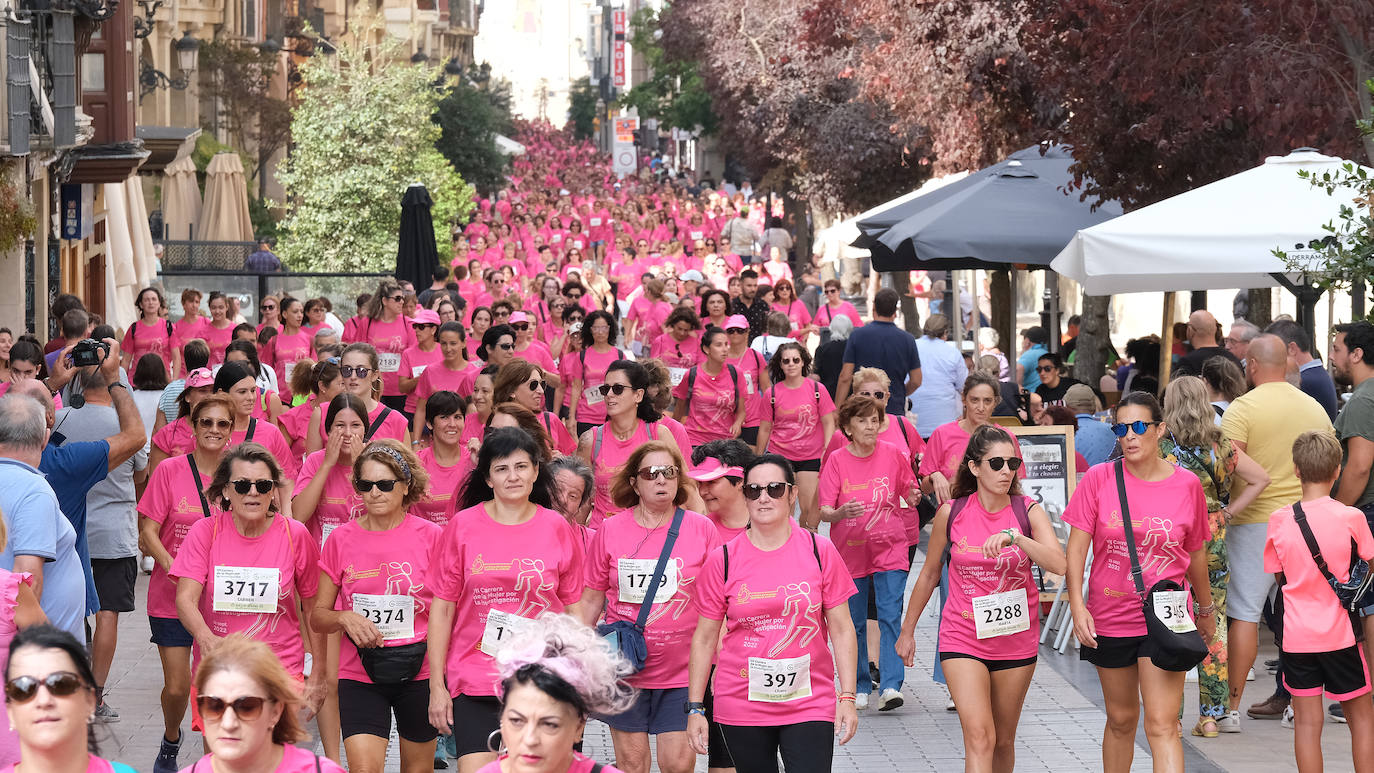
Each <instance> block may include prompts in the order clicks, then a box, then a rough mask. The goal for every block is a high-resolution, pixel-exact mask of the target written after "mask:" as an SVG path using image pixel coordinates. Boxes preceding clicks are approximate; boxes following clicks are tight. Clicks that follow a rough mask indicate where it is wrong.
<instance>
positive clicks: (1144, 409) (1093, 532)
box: [1064, 392, 1216, 773]
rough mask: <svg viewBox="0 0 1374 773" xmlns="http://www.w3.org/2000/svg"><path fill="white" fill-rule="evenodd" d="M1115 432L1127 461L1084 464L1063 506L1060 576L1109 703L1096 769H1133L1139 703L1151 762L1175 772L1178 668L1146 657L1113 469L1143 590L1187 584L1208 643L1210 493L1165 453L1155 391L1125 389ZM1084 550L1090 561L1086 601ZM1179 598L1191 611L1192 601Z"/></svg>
mask: <svg viewBox="0 0 1374 773" xmlns="http://www.w3.org/2000/svg"><path fill="white" fill-rule="evenodd" d="M1112 430H1113V431H1114V432H1115V433H1116V436H1117V437H1118V438H1120V441H1119V442H1120V446H1121V453H1122V457H1123V461H1122V462H1119V463H1116V464H1099V465H1096V466H1094V467H1091V468H1089V469H1088V472H1087V474H1086V475H1084V476H1083V480H1081V481H1080V482H1079V484H1078V488H1076V489H1075V490H1074V492H1073V497H1072V498H1071V499H1070V500H1069V505H1068V507H1067V508H1066V509H1065V511H1064V523H1067V524H1068V525H1069V526H1071V527H1073V528H1072V531H1071V532H1070V533H1069V545H1068V563H1069V569H1068V573H1067V574H1066V575H1065V579H1066V581H1067V583H1068V596H1069V608H1070V609H1071V610H1072V612H1073V631H1074V635H1075V636H1077V637H1078V642H1079V644H1080V645H1082V646H1081V648H1080V650H1079V653H1078V656H1079V659H1081V660H1086V661H1088V662H1089V663H1092V664H1093V665H1094V666H1096V667H1097V675H1098V679H1099V680H1100V681H1101V682H1102V696H1103V698H1104V699H1105V701H1106V710H1107V725H1106V729H1105V730H1104V731H1103V736H1102V769H1103V770H1104V771H1107V773H1120V772H1121V771H1125V770H1129V769H1130V767H1131V758H1132V756H1133V755H1134V751H1135V734H1136V726H1137V724H1138V722H1139V717H1140V713H1141V711H1140V704H1141V702H1142V701H1143V702H1144V704H1145V711H1144V714H1145V737H1146V739H1147V740H1148V741H1149V743H1150V756H1151V757H1152V758H1153V759H1154V766H1155V770H1159V771H1181V770H1183V742H1182V741H1181V740H1180V736H1181V735H1182V731H1181V727H1180V725H1179V723H1178V709H1179V706H1180V705H1181V704H1182V703H1183V682H1184V679H1183V677H1184V673H1183V672H1174V671H1165V670H1163V669H1161V668H1159V667H1157V666H1155V665H1154V663H1153V662H1152V661H1151V660H1150V655H1151V653H1152V652H1153V648H1152V645H1151V641H1150V638H1149V637H1148V636H1147V635H1146V625H1145V614H1144V610H1143V608H1142V606H1141V599H1140V596H1139V594H1138V593H1137V591H1136V587H1135V582H1134V581H1133V580H1132V577H1131V572H1132V566H1131V564H1132V562H1131V557H1130V555H1129V553H1128V551H1127V548H1126V533H1125V529H1124V528H1123V526H1122V520H1121V513H1122V506H1121V501H1120V496H1119V495H1118V493H1117V474H1118V470H1120V472H1121V475H1122V476H1123V478H1124V482H1125V490H1126V499H1127V503H1128V505H1129V510H1130V513H1131V523H1132V524H1133V528H1132V531H1133V532H1134V534H1135V539H1136V549H1137V552H1138V554H1139V559H1140V567H1141V569H1142V571H1143V573H1144V576H1143V577H1142V580H1143V582H1144V584H1145V588H1147V589H1148V588H1151V587H1153V586H1154V585H1155V583H1157V582H1159V581H1161V580H1173V581H1174V582H1177V583H1179V585H1180V586H1184V583H1187V586H1190V587H1191V590H1192V597H1193V599H1195V600H1196V602H1197V607H1198V609H1197V615H1196V616H1195V618H1194V624H1195V625H1196V626H1197V630H1198V631H1199V632H1200V633H1201V634H1202V640H1203V641H1204V642H1206V643H1207V644H1209V645H1210V644H1211V641H1212V636H1213V635H1214V634H1215V633H1216V607H1215V605H1214V604H1213V603H1212V585H1211V581H1210V579H1209V577H1208V574H1207V551H1206V541H1207V538H1208V536H1209V532H1210V530H1209V528H1208V523H1207V499H1206V496H1205V495H1204V494H1203V492H1202V485H1201V484H1200V483H1199V482H1198V478H1197V476H1196V475H1194V474H1193V473H1191V472H1189V471H1188V470H1184V469H1180V468H1178V467H1175V466H1174V465H1172V464H1170V463H1169V462H1168V461H1166V460H1165V459H1163V458H1162V457H1161V455H1160V449H1159V441H1160V439H1161V438H1162V437H1163V436H1164V435H1165V433H1166V432H1167V431H1168V430H1167V428H1166V427H1165V425H1164V416H1163V412H1162V411H1161V410H1160V407H1159V403H1158V401H1156V400H1155V398H1154V396H1153V395H1150V394H1146V393H1144V392H1131V393H1130V394H1128V395H1126V396H1125V397H1123V398H1122V399H1121V402H1120V403H1118V404H1117V407H1116V424H1114V425H1112ZM1136 524H1138V528H1137V527H1135V525H1136ZM1089 548H1091V549H1092V554H1093V563H1092V573H1091V576H1090V578H1089V582H1088V593H1087V595H1086V598H1087V600H1086V602H1085V601H1084V597H1085V594H1084V592H1083V580H1084V567H1085V565H1086V563H1087V556H1088V550H1089ZM1187 586H1184V587H1187ZM1183 606H1184V607H1185V608H1186V609H1187V612H1186V613H1185V614H1187V615H1189V616H1192V612H1193V611H1194V610H1193V606H1194V605H1193V604H1192V603H1183Z"/></svg>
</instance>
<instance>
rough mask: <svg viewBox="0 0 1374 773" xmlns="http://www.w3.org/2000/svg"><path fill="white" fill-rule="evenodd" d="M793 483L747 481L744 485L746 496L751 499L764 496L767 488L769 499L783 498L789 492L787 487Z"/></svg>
mask: <svg viewBox="0 0 1374 773" xmlns="http://www.w3.org/2000/svg"><path fill="white" fill-rule="evenodd" d="M791 487H792V484H791V483H768V484H762V483H747V484H745V486H744V498H745V499H749V500H754V499H758V498H759V497H761V496H763V492H764V490H765V489H766V490H767V491H768V498H769V499H782V498H783V496H784V495H786V494H787V489H789V488H791Z"/></svg>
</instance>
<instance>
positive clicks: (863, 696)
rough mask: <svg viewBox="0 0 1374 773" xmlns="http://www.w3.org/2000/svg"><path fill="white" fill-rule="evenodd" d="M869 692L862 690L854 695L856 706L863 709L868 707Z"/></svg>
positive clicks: (860, 709)
mask: <svg viewBox="0 0 1374 773" xmlns="http://www.w3.org/2000/svg"><path fill="white" fill-rule="evenodd" d="M868 695H869V694H868V693H866V692H861V693H856V694H855V695H854V708H856V709H858V710H859V711H863V710H864V709H866V708H868Z"/></svg>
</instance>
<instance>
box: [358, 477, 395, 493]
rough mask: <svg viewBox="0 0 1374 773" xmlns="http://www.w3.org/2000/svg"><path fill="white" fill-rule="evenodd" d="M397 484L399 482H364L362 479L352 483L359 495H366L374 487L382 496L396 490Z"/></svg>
mask: <svg viewBox="0 0 1374 773" xmlns="http://www.w3.org/2000/svg"><path fill="white" fill-rule="evenodd" d="M397 483H400V481H399V480H364V479H363V478H358V479H357V480H355V481H353V488H355V489H357V490H358V493H359V494H366V493H367V492H369V491H371V490H372V487H373V486H376V487H377V488H378V490H380V491H381V492H382V493H383V494H390V493H391V490H392V489H394V488H396V484H397Z"/></svg>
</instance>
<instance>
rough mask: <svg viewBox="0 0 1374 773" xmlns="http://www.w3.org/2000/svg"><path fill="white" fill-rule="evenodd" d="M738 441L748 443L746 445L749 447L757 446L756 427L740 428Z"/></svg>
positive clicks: (757, 429) (757, 433)
mask: <svg viewBox="0 0 1374 773" xmlns="http://www.w3.org/2000/svg"><path fill="white" fill-rule="evenodd" d="M739 439H740V440H743V441H744V442H746V443H748V444H749V445H751V446H756V445H758V444H759V428H758V427H757V426H753V427H741V428H740V431H739Z"/></svg>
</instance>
